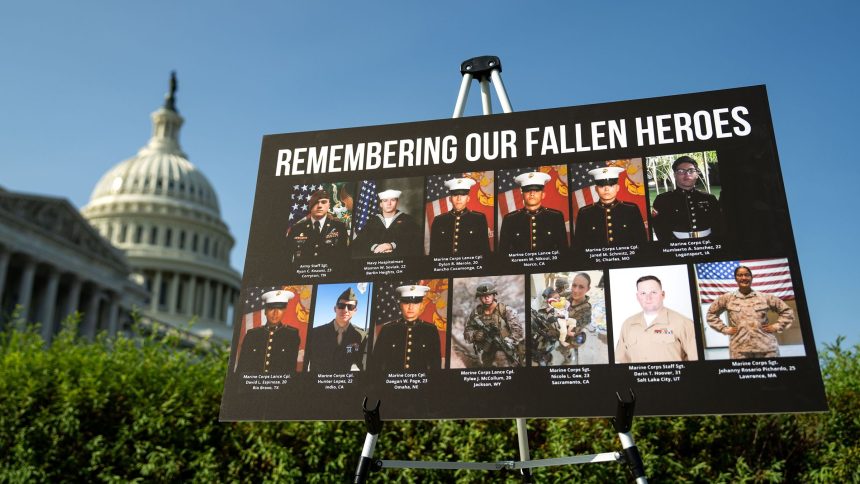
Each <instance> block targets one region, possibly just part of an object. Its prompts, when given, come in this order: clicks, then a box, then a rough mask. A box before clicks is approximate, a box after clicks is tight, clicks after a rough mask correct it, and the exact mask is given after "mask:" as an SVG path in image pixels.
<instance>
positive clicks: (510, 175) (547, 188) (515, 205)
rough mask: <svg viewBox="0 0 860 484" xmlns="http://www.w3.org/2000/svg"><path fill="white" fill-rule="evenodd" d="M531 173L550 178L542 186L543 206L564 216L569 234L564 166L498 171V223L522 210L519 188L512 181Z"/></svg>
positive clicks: (568, 211)
mask: <svg viewBox="0 0 860 484" xmlns="http://www.w3.org/2000/svg"><path fill="white" fill-rule="evenodd" d="M532 171H542V172H544V173H546V174H547V175H549V176H550V179H549V181H548V182H546V185H544V193H545V194H546V195H545V198H544V200H543V204H542V205H543V206H544V207H549V208H554V209H556V210H558V211H560V212H561V213H562V214H564V226H565V228H567V232H568V234H569V233H570V223H569V222H570V210H569V209H568V204H567V194H568V186H567V167H566V166H565V165H553V166H539V167H535V168H516V169H513V170H499V172H498V176H497V177H496V182H497V183H498V186H499V210H498V212H499V223H501V220H502V218H504V216H505V215H507V214H508V213H510V212H513V211H515V210H519V209H521V208H523V197H522V193H521V192H520V186H519V185H518V184H517V182H515V181H514V178H515V177H516V176H517V175H521V174H523V173H529V172H532Z"/></svg>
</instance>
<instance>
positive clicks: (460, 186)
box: [445, 178, 475, 195]
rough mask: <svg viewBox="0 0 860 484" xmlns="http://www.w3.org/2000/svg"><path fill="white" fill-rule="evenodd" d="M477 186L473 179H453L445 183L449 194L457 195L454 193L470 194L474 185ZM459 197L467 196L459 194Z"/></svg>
mask: <svg viewBox="0 0 860 484" xmlns="http://www.w3.org/2000/svg"><path fill="white" fill-rule="evenodd" d="M474 184H475V180H472V179H471V178H452V179H450V180H447V181H446V182H445V188H447V189H448V193H450V194H455V193H454V192H467V193H468V192H469V189H470V188H472V185H474ZM458 195H465V193H459V194H458Z"/></svg>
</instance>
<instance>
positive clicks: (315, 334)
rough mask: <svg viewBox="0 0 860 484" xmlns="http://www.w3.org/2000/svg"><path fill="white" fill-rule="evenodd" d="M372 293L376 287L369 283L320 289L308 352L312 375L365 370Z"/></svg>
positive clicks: (318, 290)
mask: <svg viewBox="0 0 860 484" xmlns="http://www.w3.org/2000/svg"><path fill="white" fill-rule="evenodd" d="M372 293H373V284H371V283H369V282H355V283H340V284H320V285H318V286H317V290H316V298H315V300H314V310H313V324H312V326H311V330H310V335H309V336H308V344H307V349H306V351H305V361H306V363H307V368H308V369H309V370H310V371H315V372H318V373H319V372H346V371H360V370H362V369H364V365H365V349H366V338H367V333H368V329H369V327H370V301H371V297H372Z"/></svg>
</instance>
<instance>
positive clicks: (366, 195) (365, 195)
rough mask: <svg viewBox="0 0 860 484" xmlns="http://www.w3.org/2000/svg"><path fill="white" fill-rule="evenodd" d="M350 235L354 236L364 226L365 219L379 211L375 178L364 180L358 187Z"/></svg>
mask: <svg viewBox="0 0 860 484" xmlns="http://www.w3.org/2000/svg"><path fill="white" fill-rule="evenodd" d="M354 212H355V216H354V217H353V229H352V234H353V235H352V237H353V238H355V237H356V236H357V235H358V233H359V232H361V230H362V229H363V228H364V225H365V224H366V223H367V220H368V219H369V218H370V217H372V216H374V215H376V214H377V213H378V212H379V196H378V195H377V194H376V180H365V181H363V182H361V184H360V185H359V188H358V201H357V202H356V203H355V209H354Z"/></svg>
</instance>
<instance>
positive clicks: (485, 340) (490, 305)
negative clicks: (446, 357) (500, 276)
mask: <svg viewBox="0 0 860 484" xmlns="http://www.w3.org/2000/svg"><path fill="white" fill-rule="evenodd" d="M497 294H498V292H497V291H496V286H495V284H493V283H492V282H489V281H485V282H481V283H480V284H478V287H477V288H476V289H475V298H477V299H478V300H479V301H480V302H479V304H478V305H477V307H476V308H475V309H474V310H473V311H472V312H471V313H470V314H469V316H468V319H467V320H466V324H465V329H464V331H463V338H464V339H465V340H466V342H468V343H472V344H473V345H474V347H475V352H476V353H478V355H479V356H480V359H481V366H483V367H490V366H495V367H510V366H521V365H522V353H523V350H522V343H523V340H524V339H525V330H524V329H523V324H522V322H520V320H519V317H518V315H517V311H516V310H515V309H514V308H512V307H510V306H507V305H506V304H504V303H501V302H499V301H497V300H496V296H497Z"/></svg>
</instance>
